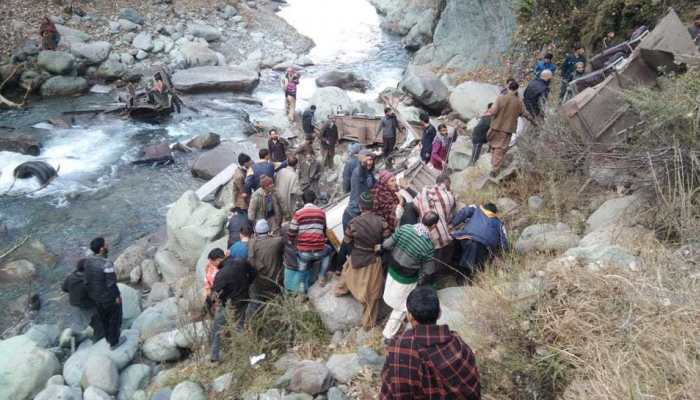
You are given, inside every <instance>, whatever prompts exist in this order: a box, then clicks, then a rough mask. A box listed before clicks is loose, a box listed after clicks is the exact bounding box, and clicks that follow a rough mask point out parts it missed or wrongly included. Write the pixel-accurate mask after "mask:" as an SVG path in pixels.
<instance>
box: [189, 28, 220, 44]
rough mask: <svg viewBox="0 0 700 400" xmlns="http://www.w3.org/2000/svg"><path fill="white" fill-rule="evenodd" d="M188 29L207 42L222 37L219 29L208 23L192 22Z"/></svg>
mask: <svg viewBox="0 0 700 400" xmlns="http://www.w3.org/2000/svg"><path fill="white" fill-rule="evenodd" d="M188 31H189V33H190V34H191V35H192V36H194V37H198V38H202V39H204V40H206V41H207V42H214V41H217V40H219V39H221V32H220V31H219V29H217V28H214V27H213V26H210V25H206V24H190V26H189V27H188Z"/></svg>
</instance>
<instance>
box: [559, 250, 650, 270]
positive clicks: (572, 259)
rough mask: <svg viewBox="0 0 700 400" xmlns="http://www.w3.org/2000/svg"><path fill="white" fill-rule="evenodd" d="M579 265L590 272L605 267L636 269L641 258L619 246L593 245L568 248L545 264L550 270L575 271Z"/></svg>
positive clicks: (639, 266) (639, 265)
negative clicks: (558, 256) (560, 255)
mask: <svg viewBox="0 0 700 400" xmlns="http://www.w3.org/2000/svg"><path fill="white" fill-rule="evenodd" d="M581 267H583V268H586V269H587V270H588V271H591V272H596V271H600V270H604V269H607V268H617V269H622V270H627V271H638V270H639V269H640V268H641V260H640V259H639V258H638V257H636V256H634V255H632V254H630V252H629V251H628V250H627V249H624V248H622V247H620V246H615V245H613V246H610V245H593V246H588V247H574V248H572V249H569V250H568V251H567V252H566V253H564V254H563V255H562V257H560V258H558V259H556V260H554V261H551V262H549V263H548V264H547V270H548V271H550V272H554V271H558V272H565V273H575V269H576V268H581Z"/></svg>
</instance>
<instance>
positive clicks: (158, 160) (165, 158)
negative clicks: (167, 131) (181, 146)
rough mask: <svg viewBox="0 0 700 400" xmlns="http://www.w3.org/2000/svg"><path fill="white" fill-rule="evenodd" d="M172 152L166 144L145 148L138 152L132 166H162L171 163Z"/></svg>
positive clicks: (172, 160)
mask: <svg viewBox="0 0 700 400" xmlns="http://www.w3.org/2000/svg"><path fill="white" fill-rule="evenodd" d="M174 161H175V160H174V159H173V152H172V150H171V149H170V146H169V145H168V144H167V143H159V144H154V145H150V146H146V147H144V148H143V149H141V151H140V152H139V155H138V156H137V157H136V159H135V160H134V161H132V164H137V165H139V164H154V165H164V164H170V163H173V162H174Z"/></svg>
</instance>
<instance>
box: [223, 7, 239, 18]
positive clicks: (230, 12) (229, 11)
mask: <svg viewBox="0 0 700 400" xmlns="http://www.w3.org/2000/svg"><path fill="white" fill-rule="evenodd" d="M236 15H238V10H236V8H235V7H233V6H232V5H230V4H227V5H226V6H225V7H224V18H226V19H229V18H231V17H235V16H236Z"/></svg>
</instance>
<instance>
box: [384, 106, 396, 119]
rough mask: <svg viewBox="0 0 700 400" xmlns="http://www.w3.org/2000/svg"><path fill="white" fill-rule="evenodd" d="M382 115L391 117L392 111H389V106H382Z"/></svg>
mask: <svg viewBox="0 0 700 400" xmlns="http://www.w3.org/2000/svg"><path fill="white" fill-rule="evenodd" d="M384 115H386V116H387V117H392V116H393V115H394V113H393V112H392V111H391V107H384Z"/></svg>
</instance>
